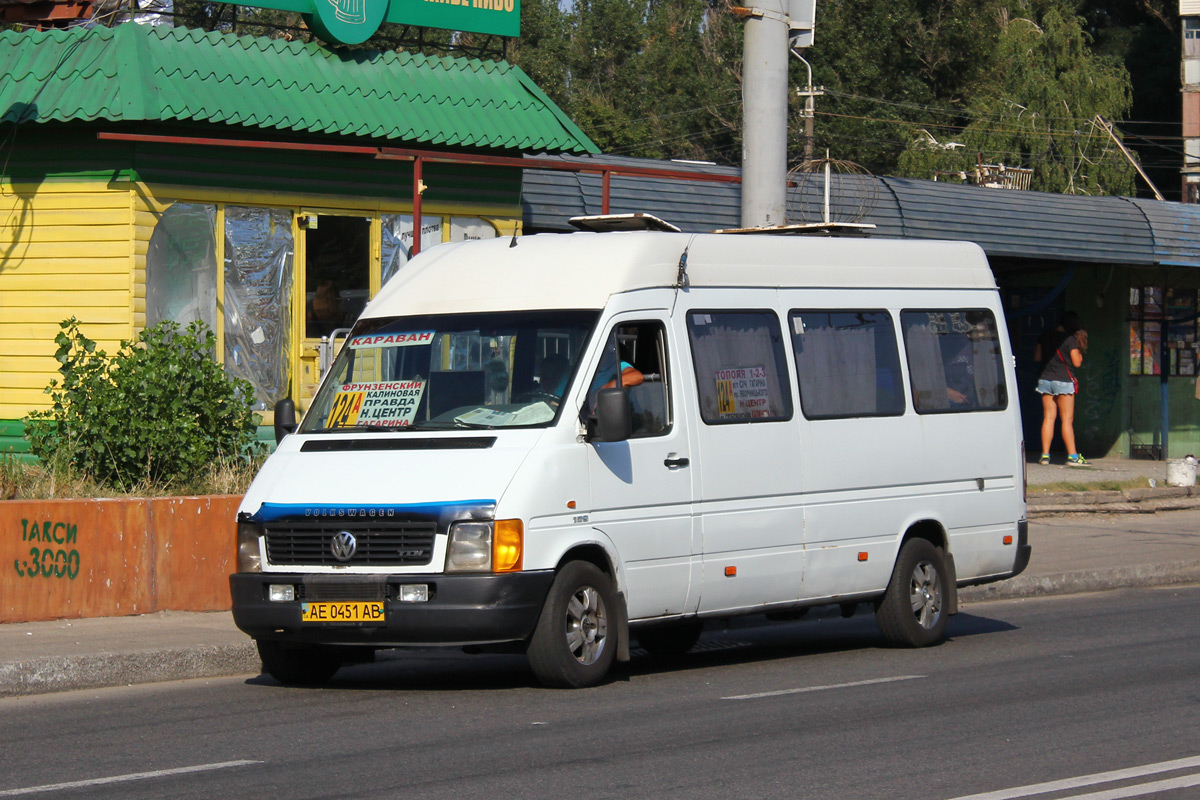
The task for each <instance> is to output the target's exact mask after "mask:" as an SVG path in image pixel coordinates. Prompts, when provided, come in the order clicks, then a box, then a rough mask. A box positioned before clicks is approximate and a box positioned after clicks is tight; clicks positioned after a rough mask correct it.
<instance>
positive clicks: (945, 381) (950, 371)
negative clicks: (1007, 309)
mask: <svg viewBox="0 0 1200 800" xmlns="http://www.w3.org/2000/svg"><path fill="white" fill-rule="evenodd" d="M900 325H901V327H902V328H903V330H904V349H905V352H906V354H907V357H908V374H909V376H910V378H911V380H912V392H913V405H914V406H915V407H916V409H917V413H919V414H942V413H954V412H959V411H999V410H1001V409H1004V408H1007V407H1008V387H1007V386H1005V383H1004V363H1003V361H1002V360H1001V355H1000V337H999V334H998V333H997V328H996V318H995V316H993V314H992V312H991V311H988V310H987V309H963V310H959V311H947V310H928V311H926V310H920V311H917V310H909V311H902V312H900Z"/></svg>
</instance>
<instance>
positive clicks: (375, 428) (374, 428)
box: [312, 425, 404, 433]
mask: <svg viewBox="0 0 1200 800" xmlns="http://www.w3.org/2000/svg"><path fill="white" fill-rule="evenodd" d="M402 430H404V428H403V427H400V426H396V425H338V426H337V427H336V428H321V429H320V430H315V431H312V433H362V432H364V431H366V432H368V433H377V432H379V431H402Z"/></svg>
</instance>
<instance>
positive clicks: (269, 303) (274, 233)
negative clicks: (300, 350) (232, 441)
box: [225, 206, 295, 410]
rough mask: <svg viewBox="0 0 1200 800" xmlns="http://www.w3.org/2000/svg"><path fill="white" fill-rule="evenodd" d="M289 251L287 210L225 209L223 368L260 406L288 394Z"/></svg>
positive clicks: (268, 405) (291, 261) (292, 250)
mask: <svg viewBox="0 0 1200 800" xmlns="http://www.w3.org/2000/svg"><path fill="white" fill-rule="evenodd" d="M294 254H295V243H294V242H293V240H292V212H291V211H288V210H284V209H271V208H241V207H235V206H229V207H227V208H226V209H225V369H226V371H228V372H229V373H231V374H233V375H236V376H237V377H239V378H245V379H246V380H248V381H250V384H251V385H252V386H253V387H254V394H255V398H256V401H257V403H256V407H257V408H258V409H260V410H263V409H267V408H272V407H274V405H275V401H276V400H280V399H282V398H284V397H287V396H288V389H289V385H290V380H289V379H290V377H291V376H290V371H289V365H290V363H291V360H290V358H289V353H290V346H291V312H292V309H291V296H292V276H293V271H294V267H293V264H294V261H295V259H294Z"/></svg>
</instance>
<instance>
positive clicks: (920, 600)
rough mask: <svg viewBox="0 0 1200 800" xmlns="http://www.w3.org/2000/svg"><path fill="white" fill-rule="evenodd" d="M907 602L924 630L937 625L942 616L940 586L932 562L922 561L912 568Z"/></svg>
mask: <svg viewBox="0 0 1200 800" xmlns="http://www.w3.org/2000/svg"><path fill="white" fill-rule="evenodd" d="M909 600H910V601H911V602H912V611H913V616H914V617H915V618H916V620H917V624H918V625H920V626H921V627H922V628H924V629H925V630H929V629H931V628H933V626H935V625H937V623H938V620H939V619H941V616H942V584H941V581H940V580H939V579H938V573H937V570H936V569H934V567H933V564H932V562H929V561H922V562H920V563H919V564H917V565H916V566H915V567H913V573H912V581H911V583H910V585H909Z"/></svg>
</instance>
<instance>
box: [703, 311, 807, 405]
mask: <svg viewBox="0 0 1200 800" xmlns="http://www.w3.org/2000/svg"><path fill="white" fill-rule="evenodd" d="M688 337H689V338H690V339H691V342H692V360H693V361H694V362H695V368H696V388H697V389H698V390H699V396H700V417H701V418H702V419H703V420H704V421H705V422H707V423H708V424H710V425H720V424H723V423H727V422H774V421H778V420H787V419H791V418H792V392H791V387H790V385H789V384H788V375H787V362H786V360H785V358H786V357H785V356H784V352H783V335H782V334H781V332H780V330H779V317H777V316H776V315H775V313H774V312H772V311H692V312H690V313H689V314H688Z"/></svg>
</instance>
